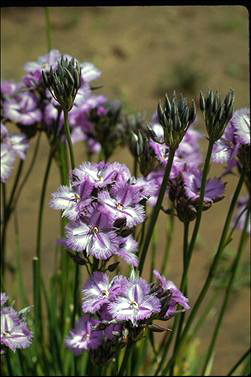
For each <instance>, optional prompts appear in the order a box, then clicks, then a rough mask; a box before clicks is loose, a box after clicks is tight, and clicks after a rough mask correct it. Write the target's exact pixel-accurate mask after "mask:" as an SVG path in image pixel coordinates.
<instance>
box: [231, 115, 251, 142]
mask: <svg viewBox="0 0 251 377" xmlns="http://www.w3.org/2000/svg"><path fill="white" fill-rule="evenodd" d="M230 123H231V124H232V125H233V126H234V129H235V131H234V134H235V137H236V139H237V141H238V142H239V143H240V144H250V109H248V108H243V109H240V110H237V111H235V113H234V115H233V117H232V118H231V120H230Z"/></svg>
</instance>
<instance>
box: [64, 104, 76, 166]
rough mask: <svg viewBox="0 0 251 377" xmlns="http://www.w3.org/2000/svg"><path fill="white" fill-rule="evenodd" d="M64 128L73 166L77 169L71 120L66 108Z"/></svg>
mask: <svg viewBox="0 0 251 377" xmlns="http://www.w3.org/2000/svg"><path fill="white" fill-rule="evenodd" d="M64 129H65V134H66V139H67V143H68V148H69V152H70V159H71V168H72V170H73V169H75V160H74V153H73V146H72V141H71V133H70V127H69V122H68V111H65V110H64Z"/></svg>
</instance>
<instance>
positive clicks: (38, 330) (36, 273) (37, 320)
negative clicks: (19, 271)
mask: <svg viewBox="0 0 251 377" xmlns="http://www.w3.org/2000/svg"><path fill="white" fill-rule="evenodd" d="M40 286H41V284H40V260H39V259H38V257H34V258H33V303H34V325H35V326H34V328H35V329H34V330H35V339H36V340H37V342H36V349H37V356H38V355H39V349H41V341H42V323H41V322H42V318H41V317H42V315H41V291H40Z"/></svg>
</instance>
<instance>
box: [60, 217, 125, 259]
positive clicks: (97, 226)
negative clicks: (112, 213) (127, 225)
mask: <svg viewBox="0 0 251 377" xmlns="http://www.w3.org/2000/svg"><path fill="white" fill-rule="evenodd" d="M118 243H119V240H118V236H117V234H116V233H115V231H113V230H112V226H111V221H110V219H109V217H108V216H107V215H106V214H104V213H101V212H100V211H98V210H94V211H93V214H92V215H91V217H90V218H89V219H88V224H86V223H85V222H83V221H78V222H71V223H69V224H68V225H67V226H66V240H65V245H66V246H67V247H68V248H70V249H72V250H76V251H85V252H86V254H87V255H88V256H89V255H92V256H94V257H95V258H97V259H108V258H110V257H111V256H112V255H113V254H114V253H115V252H116V250H117V248H118Z"/></svg>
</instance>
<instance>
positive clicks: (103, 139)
mask: <svg viewBox="0 0 251 377" xmlns="http://www.w3.org/2000/svg"><path fill="white" fill-rule="evenodd" d="M120 112H121V104H120V102H119V101H108V99H107V98H106V97H105V96H102V95H99V96H95V95H91V96H89V98H87V99H85V98H84V97H83V98H82V99H81V100H79V102H78V103H77V106H75V107H74V108H73V110H72V111H71V113H70V114H69V115H70V124H71V127H72V140H73V142H76V141H80V140H84V141H86V143H87V148H88V152H89V153H91V154H92V153H97V152H99V151H100V150H101V145H102V149H103V152H104V154H105V158H106V159H108V158H109V157H110V156H111V154H112V152H113V151H114V149H115V148H116V147H117V145H118V144H120V143H121V133H122V130H121V127H120V122H119V120H120Z"/></svg>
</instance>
